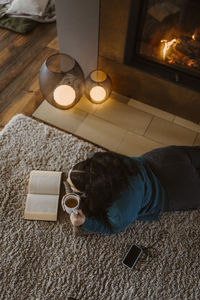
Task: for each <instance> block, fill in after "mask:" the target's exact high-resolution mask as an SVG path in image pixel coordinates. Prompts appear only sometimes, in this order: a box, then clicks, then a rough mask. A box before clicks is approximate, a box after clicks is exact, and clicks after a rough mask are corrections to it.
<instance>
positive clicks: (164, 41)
mask: <svg viewBox="0 0 200 300" xmlns="http://www.w3.org/2000/svg"><path fill="white" fill-rule="evenodd" d="M176 41H177V40H176V39H173V40H171V41H169V42H168V41H167V40H161V43H164V47H163V51H162V58H163V60H165V59H166V55H167V51H168V50H169V48H170V47H171V46H172V45H173V44H174V43H176Z"/></svg>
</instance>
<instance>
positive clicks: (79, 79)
mask: <svg viewBox="0 0 200 300" xmlns="http://www.w3.org/2000/svg"><path fill="white" fill-rule="evenodd" d="M39 83H40V90H41V92H42V94H43V96H44V98H45V99H46V100H47V101H48V102H49V103H50V104H51V105H53V106H55V107H58V108H61V109H68V108H70V107H72V106H74V105H75V104H76V103H77V102H78V101H79V99H80V98H81V97H82V95H83V92H84V74H83V71H82V70H81V67H80V66H79V64H78V63H77V62H76V61H75V60H74V59H73V58H72V57H71V56H69V55H67V54H63V53H56V54H53V55H51V56H49V57H48V58H47V59H46V60H45V62H44V63H43V64H42V66H41V69H40V74H39Z"/></svg>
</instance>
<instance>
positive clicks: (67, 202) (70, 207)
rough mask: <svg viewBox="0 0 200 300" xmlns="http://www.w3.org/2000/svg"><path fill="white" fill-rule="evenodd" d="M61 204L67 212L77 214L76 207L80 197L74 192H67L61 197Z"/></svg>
mask: <svg viewBox="0 0 200 300" xmlns="http://www.w3.org/2000/svg"><path fill="white" fill-rule="evenodd" d="M62 201H63V206H64V208H65V211H66V212H67V213H68V214H71V213H72V212H73V213H75V214H76V215H78V211H77V208H78V207H79V202H80V197H79V195H77V194H74V193H68V194H66V195H65V196H64V197H63V200H62Z"/></svg>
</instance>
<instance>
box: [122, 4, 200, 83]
mask: <svg viewBox="0 0 200 300" xmlns="http://www.w3.org/2000/svg"><path fill="white" fill-rule="evenodd" d="M133 2H134V5H133V6H134V7H133V8H132V11H131V15H130V17H129V18H130V20H129V29H128V36H127V42H126V49H128V50H127V51H126V53H125V55H128V58H127V57H125V63H128V64H129V65H135V66H140V67H141V68H143V69H145V65H146V68H147V70H148V71H149V72H150V67H152V73H157V74H158V73H159V74H160V75H161V76H162V75H163V74H164V75H165V74H167V72H168V75H166V79H171V78H170V77H172V78H173V80H174V81H177V82H178V81H179V80H180V81H181V79H182V78H183V77H184V76H185V79H183V82H181V83H183V84H184V82H188V80H189V77H190V79H191V80H193V79H194V82H193V85H194V86H195V87H196V86H197V85H198V87H199V86H200V81H199V80H200V0H143V1H142V0H139V1H137V0H134V1H133ZM136 3H137V5H136ZM131 18H132V19H131ZM133 19H134V20H135V21H134V22H133ZM136 19H137V22H136ZM130 39H134V41H133V40H130ZM135 61H136V63H135ZM158 64H159V65H158ZM159 66H160V67H159ZM165 67H166V68H165ZM189 85H190V84H189ZM191 85H192V84H191Z"/></svg>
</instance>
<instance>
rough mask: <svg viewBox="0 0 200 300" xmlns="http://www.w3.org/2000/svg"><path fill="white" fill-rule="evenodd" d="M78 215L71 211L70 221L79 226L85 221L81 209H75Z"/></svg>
mask: <svg viewBox="0 0 200 300" xmlns="http://www.w3.org/2000/svg"><path fill="white" fill-rule="evenodd" d="M77 212H78V215H76V214H75V213H71V215H70V221H71V223H72V225H74V226H81V225H83V224H84V223H85V215H84V213H83V212H82V210H81V209H77Z"/></svg>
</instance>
